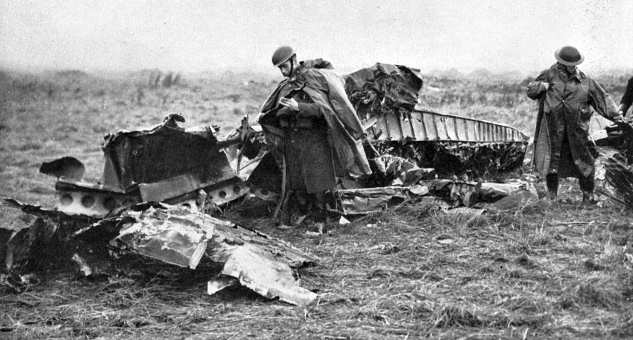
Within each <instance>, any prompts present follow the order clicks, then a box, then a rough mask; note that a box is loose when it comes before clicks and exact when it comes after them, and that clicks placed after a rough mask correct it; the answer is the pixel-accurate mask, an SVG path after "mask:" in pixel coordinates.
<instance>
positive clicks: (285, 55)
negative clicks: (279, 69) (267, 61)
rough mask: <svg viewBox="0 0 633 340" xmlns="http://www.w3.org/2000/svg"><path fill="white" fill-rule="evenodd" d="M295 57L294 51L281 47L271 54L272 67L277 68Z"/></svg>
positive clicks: (290, 48)
mask: <svg viewBox="0 0 633 340" xmlns="http://www.w3.org/2000/svg"><path fill="white" fill-rule="evenodd" d="M294 55H295V51H294V50H293V49H292V47H290V46H281V47H279V48H278V49H276V50H275V53H273V65H275V66H279V65H281V64H283V63H284V62H286V61H287V60H288V59H290V58H292V56H294Z"/></svg>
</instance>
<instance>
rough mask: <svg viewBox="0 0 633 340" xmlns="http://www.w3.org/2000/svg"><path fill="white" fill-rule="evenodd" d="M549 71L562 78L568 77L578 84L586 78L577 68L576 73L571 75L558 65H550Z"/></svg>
mask: <svg viewBox="0 0 633 340" xmlns="http://www.w3.org/2000/svg"><path fill="white" fill-rule="evenodd" d="M551 69H552V70H553V71H555V72H558V74H560V75H562V76H565V77H568V78H569V79H576V80H577V81H579V82H581V81H582V80H583V79H585V78H586V76H585V74H584V73H583V72H582V71H580V70H579V69H578V67H576V72H574V73H573V74H569V73H567V71H566V70H565V69H564V66H563V65H560V64H558V63H556V64H554V65H552V67H551Z"/></svg>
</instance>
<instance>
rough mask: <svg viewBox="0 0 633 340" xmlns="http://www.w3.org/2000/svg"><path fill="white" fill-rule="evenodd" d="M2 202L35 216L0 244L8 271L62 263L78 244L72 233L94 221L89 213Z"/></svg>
mask: <svg viewBox="0 0 633 340" xmlns="http://www.w3.org/2000/svg"><path fill="white" fill-rule="evenodd" d="M2 204H3V205H5V206H8V207H12V208H16V209H20V210H22V211H23V212H25V213H27V214H29V215H31V216H33V218H32V219H30V222H29V224H28V226H26V227H24V228H22V229H20V230H16V231H15V232H13V233H12V235H11V237H10V238H9V239H8V240H7V241H6V243H3V244H0V252H2V253H4V264H5V266H4V269H5V270H6V271H31V270H40V269H44V268H46V269H52V268H54V267H56V266H62V265H64V264H65V262H66V261H67V260H68V259H70V257H71V255H70V254H72V253H73V252H74V251H75V249H76V247H79V246H80V245H79V244H72V242H70V240H71V239H72V238H73V233H74V232H75V231H77V230H79V229H81V228H82V227H85V226H88V225H90V224H92V223H94V222H95V220H94V219H92V218H90V217H88V216H68V215H65V214H63V213H61V212H59V211H55V210H48V209H43V208H41V207H39V206H36V205H30V204H24V203H21V202H19V201H16V200H13V199H4V200H3V201H2Z"/></svg>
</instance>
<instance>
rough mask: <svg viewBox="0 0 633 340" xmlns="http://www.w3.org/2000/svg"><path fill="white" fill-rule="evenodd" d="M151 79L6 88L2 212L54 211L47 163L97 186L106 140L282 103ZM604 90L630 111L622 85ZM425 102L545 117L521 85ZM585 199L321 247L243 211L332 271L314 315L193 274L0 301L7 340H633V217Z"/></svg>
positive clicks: (322, 274) (347, 234) (416, 213)
mask: <svg viewBox="0 0 633 340" xmlns="http://www.w3.org/2000/svg"><path fill="white" fill-rule="evenodd" d="M146 78H147V72H139V73H135V74H126V75H121V74H118V75H100V76H95V75H90V74H85V73H83V72H78V71H65V72H51V73H44V74H39V75H27V74H18V73H13V72H8V71H7V72H3V73H0V96H1V97H0V113H1V116H0V190H1V191H2V196H7V197H15V198H17V199H19V200H22V201H27V202H32V203H39V204H42V205H44V206H46V207H50V206H52V204H53V199H54V189H53V186H54V179H53V178H50V177H47V176H44V175H41V174H39V173H38V171H37V170H38V168H39V165H40V164H41V162H43V161H47V160H51V159H54V158H56V157H60V156H64V155H73V156H75V157H77V158H79V159H80V160H82V161H83V162H84V163H85V164H86V167H87V178H88V179H89V180H98V178H99V176H100V174H101V170H102V169H101V166H102V163H101V162H102V154H101V149H100V145H101V142H102V141H103V135H104V134H105V133H108V132H113V131H115V130H117V129H136V128H138V127H139V126H150V125H153V124H156V123H158V122H160V121H161V120H162V118H163V116H165V115H166V114H167V113H181V114H183V115H184V116H185V118H186V119H187V122H188V124H191V125H200V124H206V125H209V124H217V125H219V126H221V127H222V129H221V131H222V132H223V133H228V132H229V131H230V130H231V127H235V126H236V125H237V124H238V122H239V120H240V118H241V117H242V115H243V114H244V112H249V113H256V112H257V107H258V106H259V105H260V103H261V102H262V101H263V100H264V99H265V96H266V95H267V93H268V92H269V91H270V90H271V89H272V88H273V87H274V82H273V80H274V79H270V78H268V77H265V76H261V75H249V74H231V73H218V74H204V75H185V77H184V81H183V83H182V84H180V85H175V86H173V87H170V88H157V89H150V88H148V87H147V86H146V85H145V84H146ZM621 78H622V79H624V78H623V77H621ZM600 79H601V81H602V82H603V84H604V85H605V87H606V88H607V90H608V91H610V93H612V94H613V95H614V98H615V99H619V98H620V95H621V91H622V86H623V85H624V83H625V82H624V81H623V80H622V79H620V78H618V77H607V76H604V77H602V78H600ZM425 86H426V87H427V88H428V90H426V91H425V92H424V95H423V98H422V99H423V101H424V103H426V105H428V106H429V107H431V108H433V109H435V110H438V111H440V112H446V113H456V114H464V115H469V116H472V117H475V118H480V119H486V120H491V121H500V122H503V123H506V124H510V125H512V126H516V127H517V128H519V129H520V130H522V131H523V132H525V133H527V134H530V133H531V130H532V128H533V125H534V116H535V111H536V105H535V104H534V103H533V102H531V101H529V100H528V99H527V98H526V97H525V94H524V90H523V89H522V87H521V86H522V83H521V80H520V79H519V80H507V79H506V80H504V79H502V78H499V79H495V78H490V77H480V78H477V77H475V78H473V77H470V78H468V77H464V78H450V77H445V76H438V75H434V76H429V77H427V78H426V83H425ZM539 189H540V190H542V189H543V188H542V187H539ZM578 196H579V192H578V189H577V185H576V183H574V181H566V182H564V183H563V189H562V194H561V197H562V201H561V202H560V203H557V204H550V203H548V202H547V201H544V200H541V201H538V202H536V203H532V204H529V205H527V206H521V207H517V208H515V209H511V210H509V211H496V212H490V213H488V214H485V215H482V216H479V215H475V214H471V213H464V214H447V213H444V212H442V211H440V210H438V209H437V204H436V202H435V201H434V200H433V199H424V200H421V201H416V202H410V203H409V204H405V205H403V206H400V207H398V208H397V209H395V210H391V211H386V212H384V213H383V214H381V215H379V216H373V217H371V218H364V219H361V220H358V221H355V222H354V223H352V224H351V225H347V226H332V227H331V228H330V229H329V230H328V232H327V233H326V234H324V235H322V236H319V237H309V236H308V235H306V230H310V228H311V226H306V227H298V228H296V229H291V230H286V231H282V230H278V229H276V228H275V227H274V225H273V222H272V221H271V220H270V219H269V218H267V217H265V216H262V215H256V214H255V212H257V209H252V207H240V206H234V207H232V208H231V209H229V210H228V211H226V212H225V214H226V217H227V218H234V219H235V220H236V221H238V222H240V223H241V224H243V225H246V226H249V227H254V228H258V229H260V230H262V231H264V232H267V233H270V234H273V235H275V236H278V237H280V238H283V239H285V240H289V241H290V242H292V243H293V244H295V245H296V246H297V247H299V248H301V249H304V250H306V251H308V252H310V253H312V254H314V255H316V256H318V257H319V258H320V259H321V262H320V263H319V265H318V266H315V267H311V268H306V269H303V270H302V271H301V273H300V275H301V281H302V286H304V287H306V288H308V289H311V290H313V291H315V292H318V293H319V295H320V299H319V302H318V303H317V304H316V305H315V306H313V307H310V308H309V309H303V308H298V307H294V306H290V305H286V304H283V303H280V302H275V301H268V300H264V299H263V298H260V297H259V296H257V295H255V294H253V293H250V292H249V291H247V290H244V289H233V290H229V291H226V292H222V293H220V294H218V295H215V296H207V295H206V294H205V288H206V281H205V280H204V278H198V277H196V276H195V275H192V274H191V273H187V272H186V271H178V272H177V273H174V274H179V275H155V276H147V275H140V274H134V275H132V274H130V275H120V276H111V277H109V278H107V279H105V280H101V281H87V280H85V279H77V278H76V277H75V276H74V274H71V273H47V275H46V277H44V279H45V280H43V282H42V283H41V284H39V285H35V286H32V287H30V288H29V289H28V290H27V291H25V292H23V293H20V294H12V293H9V292H7V291H5V290H0V338H55V337H57V338H94V337H103V338H134V339H136V338H141V339H143V338H165V337H167V338H194V339H198V338H200V339H205V338H219V339H234V338H238V339H239V338H272V339H279V338H283V339H286V338H321V339H347V338H351V339H368V338H373V339H383V338H387V339H405V338H409V339H412V338H420V337H433V338H443V339H452V338H466V339H534V338H540V339H552V338H568V339H577V338H595V339H604V338H631V337H633V224H632V222H633V215H632V214H631V213H630V212H628V211H625V210H624V209H622V208H621V207H619V206H616V205H614V204H611V203H610V202H609V201H603V202H602V204H603V206H602V207H600V208H595V209H582V208H581V207H580V206H579V205H578V199H579V197H578ZM249 208H250V209H249ZM244 211H249V212H251V214H250V215H249V216H244V214H240V212H244ZM18 215H19V214H17V213H16V212H14V211H12V210H8V209H5V208H2V210H0V223H3V224H4V225H5V226H6V225H12V224H16V225H17V224H19V221H20V219H19V216H18ZM16 221H17V222H16ZM0 289H1V288H0Z"/></svg>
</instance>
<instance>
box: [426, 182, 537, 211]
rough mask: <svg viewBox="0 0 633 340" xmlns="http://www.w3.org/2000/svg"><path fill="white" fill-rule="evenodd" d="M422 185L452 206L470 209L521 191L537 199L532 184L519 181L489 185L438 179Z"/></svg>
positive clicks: (488, 183) (486, 183) (487, 183)
mask: <svg viewBox="0 0 633 340" xmlns="http://www.w3.org/2000/svg"><path fill="white" fill-rule="evenodd" d="M424 183H425V184H426V185H427V186H428V187H429V190H430V192H431V194H433V195H436V196H439V197H442V198H443V199H445V200H447V201H448V202H450V203H451V204H452V205H453V206H460V205H463V206H466V207H471V206H473V205H474V204H476V203H479V202H495V201H498V200H500V199H502V198H504V197H506V196H508V195H512V194H515V193H518V192H522V191H526V192H527V193H528V195H527V196H529V197H538V194H537V192H536V188H535V187H534V185H533V184H532V183H530V182H527V181H520V180H519V181H510V182H507V183H490V182H467V181H457V180H449V179H438V180H432V181H426V182H424ZM527 196H526V197H527Z"/></svg>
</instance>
